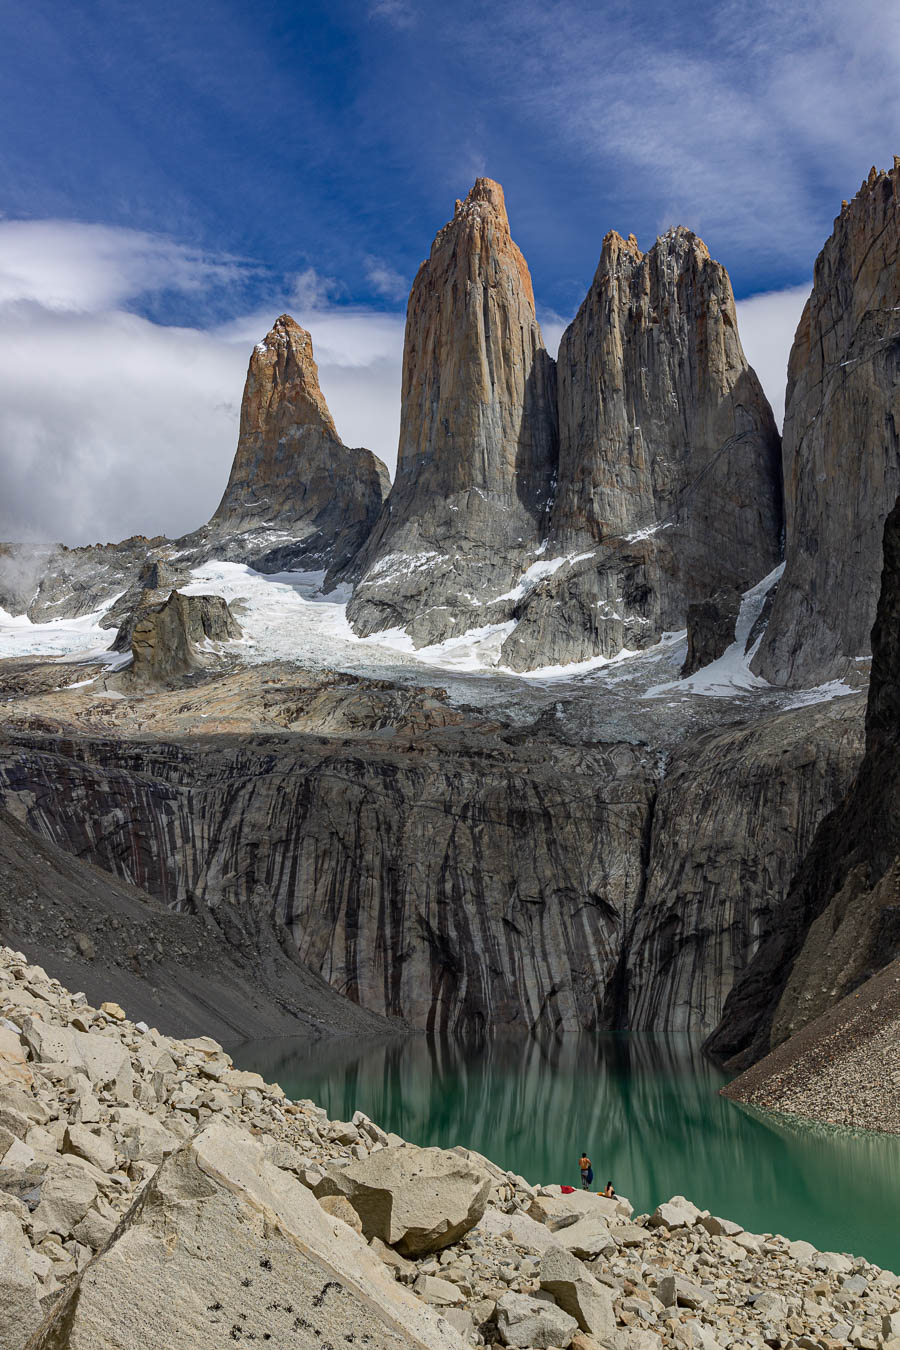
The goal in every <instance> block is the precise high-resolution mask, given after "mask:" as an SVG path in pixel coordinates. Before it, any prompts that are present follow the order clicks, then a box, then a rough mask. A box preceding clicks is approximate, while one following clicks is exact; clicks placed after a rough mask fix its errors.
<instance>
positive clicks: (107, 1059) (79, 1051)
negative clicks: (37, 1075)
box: [22, 1017, 134, 1123]
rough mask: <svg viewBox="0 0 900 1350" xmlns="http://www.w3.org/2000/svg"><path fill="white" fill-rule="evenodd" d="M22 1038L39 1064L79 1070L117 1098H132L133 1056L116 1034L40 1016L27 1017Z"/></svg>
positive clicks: (126, 1099)
mask: <svg viewBox="0 0 900 1350" xmlns="http://www.w3.org/2000/svg"><path fill="white" fill-rule="evenodd" d="M22 1039H23V1040H24V1041H25V1043H26V1045H27V1046H28V1048H29V1050H30V1051H31V1055H32V1058H33V1059H36V1060H37V1061H38V1062H39V1063H51V1064H65V1065H68V1066H69V1068H72V1069H76V1070H78V1069H80V1070H82V1071H83V1072H84V1073H86V1074H87V1076H88V1078H89V1079H90V1081H91V1083H92V1084H93V1085H94V1087H99V1088H105V1089H107V1090H108V1091H109V1092H111V1093H112V1094H113V1096H115V1098H116V1100H117V1101H121V1102H130V1101H131V1099H132V1095H133V1090H134V1074H133V1070H132V1067H131V1056H130V1055H129V1053H128V1051H127V1050H126V1049H125V1046H124V1045H123V1044H122V1042H121V1041H120V1040H118V1039H117V1038H116V1037H113V1036H104V1035H103V1034H102V1033H93V1032H84V1031H74V1030H72V1029H71V1028H70V1027H54V1026H49V1025H47V1023H45V1022H42V1021H41V1019H40V1018H39V1017H26V1018H25V1024H24V1027H23V1029H22ZM39 1123H40V1122H39Z"/></svg>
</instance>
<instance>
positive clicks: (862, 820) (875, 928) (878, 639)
mask: <svg viewBox="0 0 900 1350" xmlns="http://www.w3.org/2000/svg"><path fill="white" fill-rule="evenodd" d="M883 552H884V567H883V571H882V579H881V594H880V598H879V601H878V613H877V617H876V621H875V626H874V628H873V630H872V676H871V681H870V686H869V697H868V705H867V709H866V745H865V756H864V758H863V761H862V764H861V765H860V769H859V773H858V775H857V777H856V779H855V781H854V782H853V784H852V786H851V787H850V788H849V790H848V792H847V794H846V796H845V797H844V799H843V800H842V801H841V802H840V803H839V804H838V806H837V807H836V808H835V809H834V810H833V811H832V812H831V814H830V815H828V816H826V818H825V819H824V820H823V821H822V823H821V825H820V826H819V829H818V831H817V832H816V835H815V838H814V840H813V843H812V845H811V847H810V849H809V852H808V853H807V855H806V857H805V858H804V860H803V863H802V865H801V866H800V868H799V870H798V872H797V874H796V876H795V878H794V881H793V884H792V886H791V888H790V891H789V893H788V895H787V898H786V900H785V903H784V905H783V906H782V908H781V910H780V911H779V912H778V914H777V915H776V918H775V922H774V923H773V925H772V927H771V928H770V930H769V932H768V934H767V936H766V938H765V941H764V942H763V943H762V945H761V947H760V949H759V951H758V952H757V954H756V956H755V958H754V960H753V961H752V962H751V963H750V965H749V966H748V967H747V969H746V971H745V972H744V973H743V975H742V977H741V979H740V980H739V981H738V983H737V984H736V986H735V988H734V990H733V992H732V994H731V995H730V997H729V998H728V1000H727V1002H726V1004H725V1009H724V1013H723V1016H722V1020H721V1022H720V1024H719V1026H718V1027H717V1028H716V1031H715V1033H714V1034H713V1036H712V1037H711V1038H710V1040H709V1042H708V1047H709V1049H710V1051H711V1052H712V1053H713V1054H715V1055H716V1056H718V1057H719V1058H720V1059H722V1060H727V1061H729V1062H734V1064H735V1067H745V1066H746V1065H747V1064H749V1063H751V1062H752V1061H753V1060H756V1059H759V1058H760V1057H761V1056H762V1055H764V1054H766V1052H767V1051H768V1050H770V1049H772V1048H773V1047H774V1046H776V1045H778V1044H780V1043H781V1042H782V1041H784V1040H785V1039H786V1038H787V1037H789V1036H791V1035H793V1034H795V1033H796V1032H797V1031H799V1030H800V1029H802V1028H803V1027H804V1026H805V1025H806V1024H807V1023H808V1022H810V1021H811V1020H812V1019H813V1018H815V1017H817V1016H819V1015H820V1014H822V1013H823V1012H825V1011H826V1010H827V1009H828V1008H830V1007H832V1006H833V1005H834V1004H835V1003H837V1002H838V1000H839V999H840V998H842V997H843V996H844V995H845V994H847V993H848V992H850V991H851V990H853V989H854V988H856V987H857V986H859V985H860V984H861V983H862V982H863V981H864V980H865V979H867V978H868V977H870V976H871V975H873V974H874V973H875V972H876V971H878V970H879V969H880V968H881V967H882V966H884V965H886V964H887V962H889V961H891V960H892V959H894V958H895V957H897V956H900V918H898V913H900V906H898V890H900V886H898V877H900V824H898V819H897V812H896V803H897V800H898V793H900V779H898V767H897V766H898V762H900V760H898V749H900V502H898V504H897V505H895V507H894V509H893V510H892V511H891V513H890V515H889V516H888V518H887V521H886V522H885V527H884V544H883Z"/></svg>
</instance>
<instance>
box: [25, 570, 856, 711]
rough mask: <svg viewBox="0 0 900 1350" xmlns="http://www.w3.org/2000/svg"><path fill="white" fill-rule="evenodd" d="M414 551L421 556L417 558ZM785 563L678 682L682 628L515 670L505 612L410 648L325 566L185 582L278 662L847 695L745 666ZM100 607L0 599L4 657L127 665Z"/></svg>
mask: <svg viewBox="0 0 900 1350" xmlns="http://www.w3.org/2000/svg"><path fill="white" fill-rule="evenodd" d="M415 561H416V563H417V565H418V564H419V562H420V560H419V559H416V560H415ZM566 561H570V559H556V558H554V559H548V560H541V561H540V562H538V563H536V564H533V565H532V567H530V568H529V569H528V571H527V572H526V573H525V574H524V575H523V577H522V578H521V581H520V583H519V588H521V589H522V590H523V593H524V590H525V589H527V588H529V586H530V585H533V584H535V583H536V582H537V581H538V580H540V579H541V578H542V577H544V576H547V575H551V574H552V573H553V572H554V571H555V570H556V569H557V567H559V566H561V565H562V563H563V562H566ZM782 570H783V568H777V569H776V570H775V571H774V572H772V573H771V574H770V575H769V576H767V577H765V578H764V579H763V580H762V581H760V582H759V583H758V584H757V585H756V586H754V587H752V588H751V589H750V590H749V591H747V593H746V594H745V596H744V598H743V602H742V604H741V609H740V614H739V617H738V622H737V626H736V632H735V641H734V642H733V643H732V645H731V646H730V647H729V648H728V650H727V651H726V652H725V653H724V655H723V656H721V657H720V658H719V660H718V661H715V662H713V663H712V664H711V665H709V666H706V667H704V669H702V670H699V671H697V673H696V674H694V675H692V676H690V677H689V678H688V679H685V680H681V679H678V678H677V671H678V669H679V667H680V665H681V662H682V660H683V659H684V652H685V636H686V635H685V633H684V632H681V633H666V634H664V635H663V637H662V639H661V640H660V641H659V642H658V643H657V644H656V645H655V646H654V647H650V648H647V649H645V650H643V651H640V652H638V651H630V650H628V649H625V650H623V651H621V652H619V653H618V654H617V655H616V656H614V657H603V656H597V657H594V658H592V659H591V660H589V661H582V662H579V663H575V664H572V665H567V666H546V667H544V668H542V669H538V670H531V671H528V672H525V673H519V672H513V671H511V670H508V669H506V668H504V667H503V666H501V665H500V649H501V647H502V644H503V642H504V640H505V639H506V637H507V636H508V635H509V634H510V633H511V632H512V631H513V629H514V627H515V622H514V621H513V620H510V621H509V622H507V623H502V624H492V625H486V626H484V627H481V628H473V629H471V630H470V631H469V632H467V633H464V634H462V635H460V636H458V637H454V638H450V639H448V640H447V641H445V642H441V643H437V644H435V645H433V646H429V647H420V648H418V649H416V648H415V647H414V646H413V642H412V639H411V638H410V637H409V635H408V634H407V633H406V632H404V631H403V630H402V629H391V630H388V631H386V632H382V633H378V634H375V635H374V636H372V637H370V638H360V637H358V636H357V635H356V634H355V633H354V632H353V630H352V628H351V627H350V625H349V623H348V622H347V616H346V605H347V601H348V599H349V597H350V588H349V587H347V586H344V587H340V588H338V589H336V590H334V591H331V592H330V593H329V594H327V595H326V594H324V593H323V591H322V586H323V583H324V580H325V573H324V572H281V573H276V574H274V575H264V574H263V573H261V572H255V571H254V570H253V569H252V568H251V567H247V566H245V565H244V564H241V563H233V562H218V561H211V562H209V563H206V564H204V565H203V566H202V567H198V568H195V569H194V571H193V572H192V574H191V576H192V579H191V581H190V582H189V583H188V584H187V585H184V586H182V587H181V590H182V591H184V592H185V593H186V594H189V595H221V596H223V597H224V598H225V599H226V600H227V601H228V602H229V604H230V605H231V607H232V609H233V611H234V614H235V617H236V619H237V620H238V622H239V624H240V625H241V628H242V630H243V637H242V638H240V639H239V640H237V641H236V642H233V643H230V644H228V646H229V649H230V650H231V651H233V652H235V653H236V654H237V655H239V656H240V657H241V658H242V659H243V660H244V661H246V662H247V663H248V664H253V665H257V664H262V663H263V662H268V661H286V662H296V663H297V664H300V665H304V666H307V667H310V668H313V669H322V668H325V667H333V668H344V669H349V670H352V671H355V672H358V673H364V672H373V673H374V672H381V673H382V674H384V675H386V676H388V677H390V676H391V675H394V676H397V675H402V676H404V677H405V678H409V676H410V675H411V674H413V673H414V672H415V671H416V670H418V671H419V672H421V673H422V674H424V670H425V669H427V670H428V671H429V678H431V674H430V672H431V671H442V672H444V674H445V676H449V677H453V676H454V675H458V676H466V677H469V678H471V677H475V678H476V679H478V680H479V682H481V681H483V680H484V679H485V678H486V677H492V678H493V680H494V681H495V682H497V684H498V687H499V686H501V685H502V686H503V687H504V689H505V690H506V691H507V692H509V690H510V688H511V687H512V688H515V687H518V688H520V689H524V688H526V687H529V686H530V687H532V688H534V687H536V686H539V687H547V688H552V687H554V686H556V687H559V686H566V685H568V686H570V687H573V688H574V687H576V686H577V687H578V689H579V690H580V691H581V692H582V693H584V692H586V690H587V689H588V688H589V687H591V686H596V687H597V692H598V693H599V692H600V690H601V689H602V688H604V687H605V688H607V689H608V690H609V691H610V692H612V690H613V689H614V688H615V687H616V686H622V690H621V692H622V694H625V692H626V690H625V686H628V687H629V688H630V690H631V693H632V694H633V695H636V696H638V697H643V698H644V699H647V700H663V699H666V700H667V703H666V704H665V706H667V707H673V706H679V705H683V704H684V702H685V701H687V700H689V699H691V698H694V697H697V696H700V697H703V698H716V699H720V698H732V699H734V698H743V699H746V698H747V697H752V696H754V695H756V696H759V695H768V696H769V698H770V699H771V698H772V697H773V696H775V697H777V700H778V706H781V707H792V708H799V707H803V706H805V705H807V704H810V703H818V702H823V701H825V700H828V699H832V698H836V697H840V696H842V695H845V694H850V693H853V692H854V691H853V690H852V689H851V688H850V686H849V685H847V684H844V683H842V682H841V681H835V680H833V681H830V682H829V683H828V684H824V685H821V686H820V687H819V688H816V689H805V690H801V691H792V692H791V693H786V692H783V691H776V690H773V689H772V688H771V686H769V685H768V684H767V683H766V681H765V680H762V679H760V678H759V677H758V676H756V675H754V674H753V673H752V671H751V670H750V662H751V660H752V658H753V655H754V654H755V652H756V648H757V646H758V642H757V643H756V644H754V646H753V648H752V649H751V650H750V651H749V652H748V651H745V647H746V643H747V638H748V635H749V633H750V630H751V628H752V627H753V624H754V623H755V621H756V619H757V617H758V616H759V614H760V612H761V610H762V606H763V603H764V601H765V596H766V593H767V591H768V590H769V589H770V587H771V586H772V585H773V583H774V582H775V581H776V580H777V579H778V578H779V577H780V575H781V572H782ZM519 588H517V591H518V589H519ZM115 598H118V597H115ZM111 603H113V602H112V601H110V604H111ZM108 607H109V606H108V605H107V606H105V607H104V609H101V610H97V611H96V612H95V613H93V614H87V615H84V616H83V617H82V618H79V619H54V620H52V621H51V622H49V623H43V624H34V623H31V621H30V620H29V619H28V618H26V617H25V616H24V615H19V616H14V615H11V614H8V613H7V612H6V611H5V610H3V609H0V657H27V656H50V657H57V658H58V659H60V661H62V662H65V663H67V664H69V663H75V662H96V661H102V662H103V664H104V665H106V666H107V667H108V668H109V669H111V670H114V669H117V668H119V667H120V666H122V665H124V664H127V662H128V660H129V658H128V656H127V655H126V656H122V655H120V654H118V653H115V652H110V651H109V650H108V649H109V646H110V644H111V642H112V640H113V637H114V636H115V630H113V629H110V628H101V627H100V619H101V618H102V617H103V614H104V613H105V611H106V609H108ZM660 676H662V677H663V679H662V681H660ZM672 700H675V702H672ZM767 701H768V700H767Z"/></svg>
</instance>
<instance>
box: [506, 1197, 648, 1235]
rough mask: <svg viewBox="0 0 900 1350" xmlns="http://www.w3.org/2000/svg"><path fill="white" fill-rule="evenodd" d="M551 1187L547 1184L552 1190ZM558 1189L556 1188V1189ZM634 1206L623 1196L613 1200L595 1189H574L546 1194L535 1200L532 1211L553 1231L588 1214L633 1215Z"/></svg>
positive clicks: (622, 1216) (612, 1216) (609, 1217)
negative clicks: (564, 1193) (597, 1193)
mask: <svg viewBox="0 0 900 1350" xmlns="http://www.w3.org/2000/svg"><path fill="white" fill-rule="evenodd" d="M550 1189H551V1188H550V1187H544V1190H545V1191H549V1190H550ZM556 1189H557V1188H556V1187H554V1188H553V1190H554V1191H555V1190H556ZM633 1210H634V1206H633V1205H632V1204H631V1202H630V1201H629V1200H626V1199H625V1198H624V1197H623V1196H615V1197H614V1198H612V1199H609V1198H608V1197H607V1196H605V1195H594V1194H593V1193H592V1192H591V1191H573V1192H572V1194H571V1195H562V1194H543V1195H538V1196H536V1197H535V1199H534V1200H532V1202H531V1204H530V1205H529V1207H528V1214H529V1216H530V1217H531V1218H532V1219H537V1221H538V1223H544V1224H546V1225H547V1227H548V1228H549V1229H551V1231H554V1232H555V1231H556V1230H557V1229H559V1228H565V1227H566V1226H567V1225H568V1224H571V1223H574V1222H575V1221H576V1219H580V1218H583V1217H584V1216H585V1215H593V1216H595V1217H596V1216H598V1215H599V1216H600V1217H601V1218H603V1219H605V1220H615V1219H621V1218H626V1219H627V1218H630V1217H631V1215H632V1213H633Z"/></svg>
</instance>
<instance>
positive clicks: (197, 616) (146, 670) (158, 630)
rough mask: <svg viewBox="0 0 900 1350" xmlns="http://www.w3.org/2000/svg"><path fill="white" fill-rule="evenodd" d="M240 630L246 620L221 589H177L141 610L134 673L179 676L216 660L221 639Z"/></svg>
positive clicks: (158, 678)
mask: <svg viewBox="0 0 900 1350" xmlns="http://www.w3.org/2000/svg"><path fill="white" fill-rule="evenodd" d="M119 636H120V637H121V636H122V630H121V629H120V630H119ZM240 636H241V629H240V626H239V624H238V623H237V622H236V620H235V618H234V615H233V614H232V613H231V610H230V609H229V607H228V604H227V602H226V601H225V600H223V599H222V597H221V596H220V595H182V594H181V592H180V591H172V593H171V595H170V596H169V598H168V600H165V601H164V602H163V603H162V604H160V605H150V606H148V607H146V608H144V609H141V610H139V611H138V616H137V618H136V619H135V621H134V623H133V625H132V627H131V654H132V658H133V662H132V666H131V672H130V673H131V675H132V677H133V678H134V679H135V680H139V681H149V682H151V683H158V684H165V683H167V682H169V681H171V680H177V679H179V678H180V677H181V676H184V675H187V674H189V673H191V672H193V671H196V670H201V669H203V667H204V666H207V665H209V664H211V661H215V660H216V659H217V658H218V653H219V649H220V644H221V643H223V642H233V641H234V640H235V639H236V638H239V637H240ZM117 641H118V639H117Z"/></svg>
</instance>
